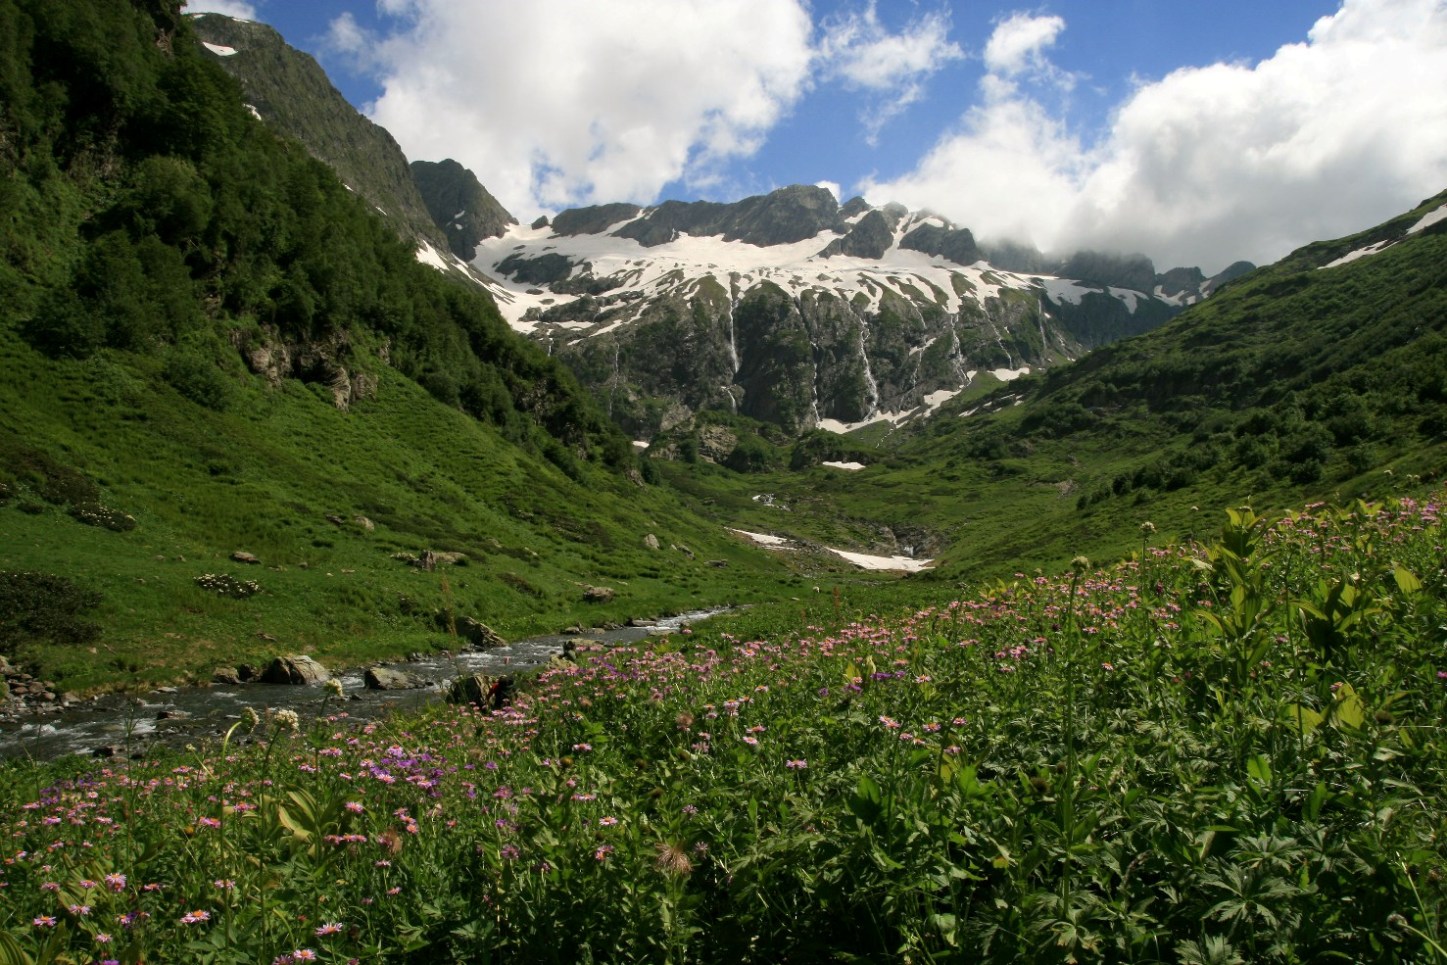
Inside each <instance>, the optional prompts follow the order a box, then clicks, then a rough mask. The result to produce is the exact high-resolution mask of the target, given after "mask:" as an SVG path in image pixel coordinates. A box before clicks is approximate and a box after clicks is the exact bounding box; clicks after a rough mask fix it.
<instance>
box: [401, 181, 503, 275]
mask: <svg viewBox="0 0 1447 965" xmlns="http://www.w3.org/2000/svg"><path fill="white" fill-rule="evenodd" d="M411 170H412V180H413V181H414V182H416V184H417V191H418V192H419V193H420V194H421V195H422V202H423V203H424V204H426V205H427V211H428V213H429V214H430V215H432V220H433V221H434V222H436V224H437V226H438V227H439V228H441V229H442V231H443V233H444V234H445V235H446V236H447V246H448V247H449V248H451V249H452V253H453V254H455V255H457V257H459V258H461V259H463V260H464V261H471V260H472V258H473V256H474V255H476V254H477V245H478V242H480V241H482V240H483V239H484V238H498V237H501V236H502V234H503V233H504V232H506V231H507V228H508V225H514V224H517V223H518V222H517V219H516V218H514V217H513V216H512V215H510V214H508V212H507V209H506V208H504V207H503V206H502V205H501V204H500V203H498V200H497V199H496V198H494V197H493V196H492V195H491V194H489V193H488V190H487V189H486V188H484V187H483V186H482V183H481V182H479V181H478V180H477V176H476V175H474V174H473V173H472V172H471V171H469V170H468V169H467V168H465V167H463V166H462V165H461V164H459V163H457V162H456V161H454V160H452V159H451V158H445V159H443V160H441V161H413V162H412V164H411Z"/></svg>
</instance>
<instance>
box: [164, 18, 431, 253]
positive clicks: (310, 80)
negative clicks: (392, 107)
mask: <svg viewBox="0 0 1447 965" xmlns="http://www.w3.org/2000/svg"><path fill="white" fill-rule="evenodd" d="M187 19H188V21H189V22H190V26H191V30H192V31H193V32H194V34H195V36H196V38H197V40H199V41H200V42H201V49H202V50H203V51H204V52H205V55H206V56H207V57H209V58H211V59H212V60H213V61H214V62H215V63H216V64H217V65H218V66H220V67H221V68H222V69H223V70H225V71H226V72H227V73H228V74H230V75H231V76H232V77H235V78H236V79H237V81H239V82H240V83H241V87H242V90H243V91H244V92H245V97H246V103H247V105H248V107H249V109H250V110H252V111H254V112H255V113H256V116H257V117H259V118H260V119H262V120H264V121H265V122H266V123H267V124H269V125H271V126H272V127H274V128H275V129H276V130H278V131H280V132H281V133H283V134H285V135H287V136H288V137H291V138H295V139H296V140H297V141H299V142H301V143H302V144H305V145H306V147H307V149H308V150H309V151H311V153H312V155H313V156H315V157H316V158H317V159H318V160H319V161H321V162H323V163H324V164H326V165H327V166H328V167H330V168H332V170H334V171H336V172H337V175H338V176H339V177H340V178H341V179H342V181H343V183H345V184H346V185H347V186H348V187H350V188H351V189H352V190H353V191H356V192H357V193H358V194H360V195H361V196H362V197H364V198H366V199H367V200H368V201H369V202H371V203H372V204H373V205H375V206H376V207H377V208H378V209H379V210H380V211H381V212H382V213H383V214H384V215H386V216H387V217H388V218H389V219H390V220H392V221H393V222H394V223H395V224H397V225H399V227H400V228H401V230H402V232H403V233H404V234H405V235H408V236H410V237H412V238H413V239H415V240H416V241H417V242H419V243H421V242H426V243H427V244H429V245H430V246H431V247H432V248H434V249H435V250H437V251H445V250H447V237H446V234H445V232H444V231H443V230H442V229H441V227H440V226H439V223H438V222H437V221H436V220H435V219H434V218H433V217H432V215H431V214H429V213H428V209H427V204H426V202H425V201H424V199H423V197H422V195H421V194H420V193H419V191H418V189H417V185H416V183H415V182H414V181H413V179H412V173H411V171H410V169H409V168H408V165H407V158H406V157H405V156H404V155H403V153H402V149H401V148H400V147H399V146H398V145H397V142H396V141H395V140H393V139H392V135H391V134H388V133H387V131H386V130H385V129H384V128H381V127H378V126H377V125H376V124H373V123H372V122H371V121H369V120H367V119H366V118H365V117H363V116H362V115H361V114H359V113H358V112H357V111H356V110H355V109H353V107H352V106H351V105H350V104H348V103H347V100H346V98H344V97H343V96H342V95H341V92H340V91H338V90H337V89H336V88H335V87H333V86H332V83H331V81H330V80H329V79H328V78H327V75H326V72H325V71H323V70H322V69H321V67H320V66H319V65H318V64H317V62H316V61H315V60H313V59H312V58H311V57H310V56H309V55H307V54H304V53H302V52H301V51H300V50H297V49H296V48H294V47H292V46H290V45H289V44H287V43H286V41H285V40H283V39H282V36H281V35H280V34H279V33H277V32H276V31H275V30H273V29H272V28H271V27H268V26H267V25H266V24H264V23H257V22H255V21H251V20H238V19H236V18H234V17H227V16H224V15H222V14H216V13H203V14H197V15H195V16H192V17H188V18H187Z"/></svg>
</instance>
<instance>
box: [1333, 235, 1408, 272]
mask: <svg viewBox="0 0 1447 965" xmlns="http://www.w3.org/2000/svg"><path fill="white" fill-rule="evenodd" d="M1396 243H1397V239H1395V238H1389V239H1387V240H1386V241H1379V242H1377V243H1376V244H1374V245H1367V246H1366V247H1365V248H1358V249H1357V250H1356V251H1349V252H1347V253H1346V254H1344V255H1342V256H1341V257H1340V258H1338V259H1336V260H1335V261H1329V262H1327V263H1326V264H1324V265H1322V266H1321V267H1322V268H1336V267H1338V266H1340V265H1348V264H1351V263H1352V262H1354V261H1356V260H1357V259H1358V258H1366V257H1367V256H1369V255H1378V254H1381V253H1382V252H1384V251H1386V250H1387V249H1388V248H1390V247H1392V245H1395V244H1396Z"/></svg>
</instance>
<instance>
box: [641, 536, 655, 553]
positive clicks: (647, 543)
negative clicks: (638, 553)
mask: <svg viewBox="0 0 1447 965" xmlns="http://www.w3.org/2000/svg"><path fill="white" fill-rule="evenodd" d="M643 546H644V547H645V548H646V549H651V550H656V549H658V537H657V536H654V535H653V534H652V533H649V534H648V535H646V536H644V537H643Z"/></svg>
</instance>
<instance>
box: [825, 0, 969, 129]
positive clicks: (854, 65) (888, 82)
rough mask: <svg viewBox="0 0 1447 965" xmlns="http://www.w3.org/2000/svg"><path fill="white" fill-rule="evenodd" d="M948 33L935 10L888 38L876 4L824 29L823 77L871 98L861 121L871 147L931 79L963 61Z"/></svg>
mask: <svg viewBox="0 0 1447 965" xmlns="http://www.w3.org/2000/svg"><path fill="white" fill-rule="evenodd" d="M949 32H950V20H949V17H948V16H946V15H945V14H944V13H943V12H938V11H937V12H933V13H928V14H925V15H923V16H920V17H917V18H915V19H914V20H912V21H911V22H910V23H908V24H907V25H905V27H904V29H903V30H901V31H900V32H899V33H891V32H890V31H889V30H888V29H886V28H885V26H884V25H883V24H882V23H880V21H879V14H878V11H877V9H876V6H875V4H874V3H870V4H869V6H868V7H866V8H865V9H864V10H863V11H862V12H852V13H848V14H845V15H843V16H838V17H835V18H833V19H831V20H829V21H828V22H826V23H825V24H824V27H823V37H822V39H821V40H820V43H819V58H820V62H821V65H822V70H823V74H824V76H825V77H826V78H827V79H837V80H839V81H842V82H843V83H844V85H845V86H846V87H847V88H850V89H853V90H862V91H866V92H869V93H870V94H872V95H874V96H872V97H871V99H870V101H869V102H868V104H867V105H866V107H865V110H864V113H863V115H862V117H861V120H862V121H863V123H864V127H865V136H866V139H867V140H869V141H870V142H871V143H873V142H874V141H875V140H876V139H877V138H878V137H879V133H880V130H881V129H882V128H883V127H884V125H885V124H887V123H888V122H889V121H890V120H891V119H892V118H894V117H896V116H898V115H899V114H900V113H901V112H902V111H904V110H905V109H906V108H907V107H909V106H910V105H911V104H913V103H915V102H916V101H918V100H919V99H920V96H921V95H922V94H923V92H924V85H925V82H926V81H927V80H928V79H929V77H930V75H932V74H934V73H936V72H937V71H939V70H940V69H941V68H942V67H944V66H945V65H947V64H949V63H950V62H951V61H954V60H959V59H960V58H962V57H964V55H965V54H964V51H963V50H961V49H960V47H959V45H958V44H956V43H954V42H953V41H951V40H949V39H948V38H949Z"/></svg>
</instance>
